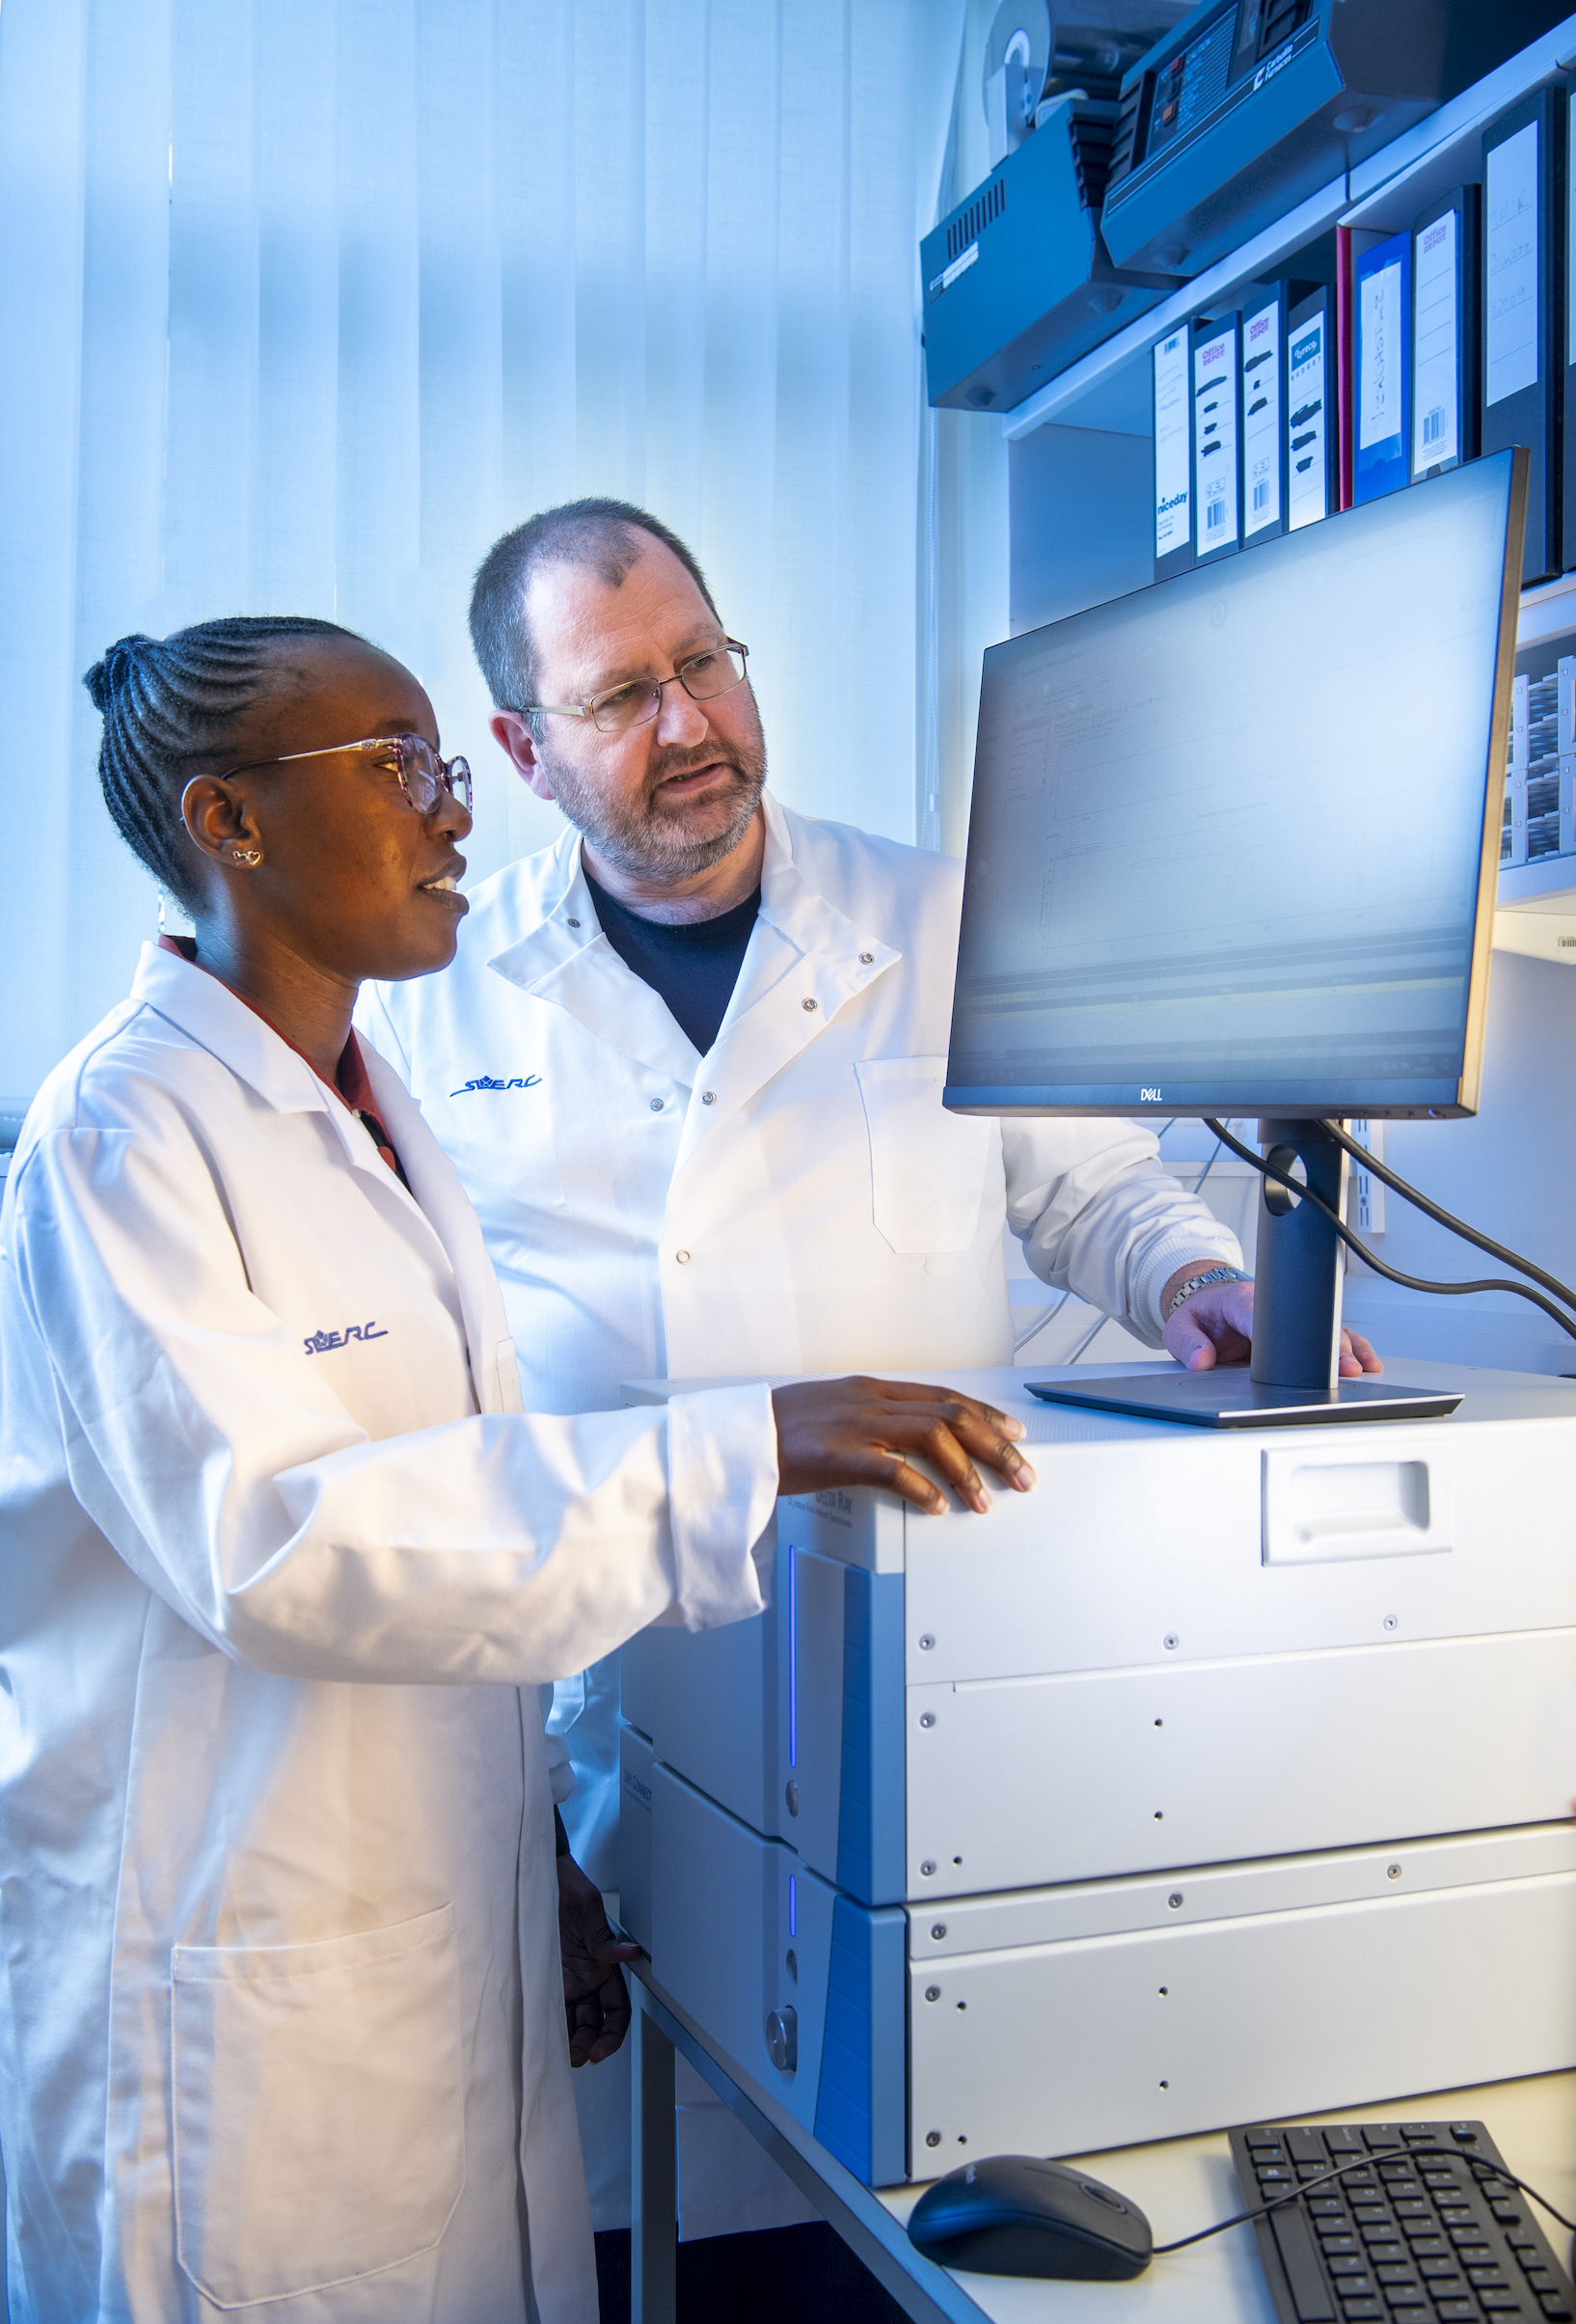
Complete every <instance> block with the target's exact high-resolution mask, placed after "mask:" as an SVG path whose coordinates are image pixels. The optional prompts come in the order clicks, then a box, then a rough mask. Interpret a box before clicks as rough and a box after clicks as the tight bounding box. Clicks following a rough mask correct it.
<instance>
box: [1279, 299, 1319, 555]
mask: <svg viewBox="0 0 1576 2324" xmlns="http://www.w3.org/2000/svg"><path fill="white" fill-rule="evenodd" d="M1325 328H1326V326H1325V322H1324V317H1323V316H1322V315H1319V316H1318V317H1317V318H1316V319H1315V320H1314V321H1313V322H1311V323H1309V325H1308V326H1307V328H1306V330H1303V331H1298V332H1295V333H1294V334H1293V335H1292V339H1291V355H1290V358H1289V360H1288V364H1287V383H1286V400H1287V406H1288V415H1289V416H1288V420H1287V425H1288V427H1289V429H1290V431H1291V459H1290V462H1289V464H1288V465H1289V471H1290V481H1289V483H1288V486H1287V495H1286V515H1287V525H1288V529H1289V530H1290V531H1291V532H1292V533H1295V532H1297V531H1299V530H1300V529H1301V527H1302V526H1304V525H1314V524H1317V523H1318V520H1319V518H1320V517H1322V516H1327V515H1328V514H1329V507H1328V494H1327V490H1326V479H1327V477H1328V473H1329V460H1328V455H1327V454H1326V451H1325V448H1324V446H1325V428H1326V425H1327V424H1328V415H1327V414H1326V412H1325V409H1324V404H1325V395H1324V337H1325Z"/></svg>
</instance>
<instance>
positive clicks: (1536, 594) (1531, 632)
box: [1516, 573, 1576, 646]
mask: <svg viewBox="0 0 1576 2324" xmlns="http://www.w3.org/2000/svg"><path fill="white" fill-rule="evenodd" d="M1565 629H1576V573H1562V574H1561V576H1560V578H1559V580H1558V581H1545V582H1541V583H1540V584H1539V585H1538V587H1537V588H1535V589H1523V590H1522V592H1521V614H1520V617H1519V619H1518V620H1517V622H1516V643H1517V645H1518V646H1522V645H1541V644H1542V643H1543V641H1544V639H1545V638H1557V637H1558V636H1559V635H1560V632H1561V631H1562V630H1565Z"/></svg>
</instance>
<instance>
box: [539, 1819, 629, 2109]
mask: <svg viewBox="0 0 1576 2324" xmlns="http://www.w3.org/2000/svg"><path fill="white" fill-rule="evenodd" d="M558 1952H559V1955H561V1957H562V1961H563V2010H564V2015H565V2016H566V2017H567V2019H568V2020H569V2063H570V2064H571V2065H600V2064H602V2061H603V2060H604V2058H611V2056H612V2054H613V2052H614V2050H616V2049H617V2047H618V2045H619V2043H620V2042H621V2041H622V2040H623V2038H624V2036H625V2035H626V2034H627V2033H628V2031H629V2020H630V2006H629V1988H628V1987H627V1986H626V1984H625V1983H624V1973H623V1971H622V1969H621V1968H620V1967H619V1966H618V1964H619V1962H620V1961H636V1960H639V1957H640V1948H639V1945H630V1944H625V1943H623V1942H621V1941H620V1939H619V1938H617V1937H615V1936H614V1935H613V1932H612V1930H611V1928H610V1927H609V1925H608V1916H607V1913H606V1912H605V1911H604V1910H603V1906H602V1893H601V1891H600V1890H599V1889H598V1888H597V1887H596V1886H595V1885H594V1884H593V1882H591V1881H590V1880H588V1879H587V1878H586V1876H585V1874H584V1873H583V1872H582V1871H581V1869H580V1866H579V1865H578V1864H577V1863H576V1862H575V1859H574V1858H573V1856H560V1857H559V1858H558Z"/></svg>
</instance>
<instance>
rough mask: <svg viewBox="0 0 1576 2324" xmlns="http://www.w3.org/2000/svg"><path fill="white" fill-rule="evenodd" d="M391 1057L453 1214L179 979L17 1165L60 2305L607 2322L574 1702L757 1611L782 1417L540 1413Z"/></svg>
mask: <svg viewBox="0 0 1576 2324" xmlns="http://www.w3.org/2000/svg"><path fill="white" fill-rule="evenodd" d="M367 1067H368V1072H369V1074H370V1077H371V1080H372V1083H373V1088H374V1092H375V1095H376V1098H377V1101H378V1104H379V1107H380V1108H381V1110H382V1112H383V1116H384V1119H385V1121H386V1123H387V1126H388V1129H389V1131H390V1133H391V1135H392V1136H393V1138H394V1144H395V1146H396V1148H397V1150H398V1152H399V1154H400V1156H401V1159H402V1161H403V1162H404V1165H405V1169H406V1171H407V1173H408V1175H409V1179H410V1185H411V1189H412V1190H411V1192H409V1193H407V1192H406V1190H405V1189H404V1188H402V1187H401V1186H400V1185H399V1183H398V1182H397V1180H396V1179H395V1178H394V1175H393V1174H392V1172H390V1170H389V1169H388V1168H387V1166H386V1165H385V1163H384V1162H382V1161H381V1160H380V1159H379V1157H378V1155H377V1153H376V1152H375V1150H374V1148H373V1146H372V1144H371V1141H370V1139H369V1138H368V1136H367V1133H366V1130H365V1129H364V1127H363V1126H362V1124H361V1123H360V1122H359V1121H358V1120H357V1119H356V1118H355V1116H354V1115H353V1114H351V1113H350V1112H349V1110H348V1109H347V1108H346V1107H344V1106H343V1105H341V1104H340V1102H339V1101H338V1099H337V1097H335V1096H334V1095H331V1094H330V1093H329V1092H328V1091H327V1090H326V1089H325V1088H324V1087H323V1085H322V1084H321V1083H320V1082H319V1081H318V1080H317V1078H316V1077H315V1075H314V1074H313V1073H312V1071H311V1069H310V1068H309V1066H308V1065H307V1064H306V1062H305V1061H304V1060H303V1059H301V1058H300V1057H298V1056H297V1055H296V1054H295V1053H293V1052H292V1051H291V1050H290V1049H289V1048H288V1047H287V1046H286V1044H285V1043H284V1042H283V1041H281V1040H280V1039H279V1038H278V1036H277V1035H275V1034H274V1033H273V1032H272V1031H271V1030H270V1029H269V1028H268V1027H267V1026H266V1025H264V1024H263V1023H262V1022H261V1020H260V1019H259V1018H258V1017H257V1016H256V1015H254V1014H253V1013H252V1012H251V1011H250V1010H249V1009H247V1008H246V1007H245V1006H244V1005H243V1004H242V1003H241V1002H240V1001H239V1000H237V999H236V998H234V996H233V995H231V994H230V993H229V992H227V991H226V990H225V988H224V987H223V986H221V985H220V984H218V983H217V982H216V981H215V980H214V979H212V978H210V977H209V976H207V975H206V974H204V971H202V970H200V969H198V968H195V967H193V966H191V965H189V964H188V963H186V962H185V961H182V960H178V959H176V958H174V957H172V956H170V955H168V954H163V953H159V952H156V951H153V950H151V949H149V951H148V952H147V953H146V954H145V956H144V960H143V964H142V967H141V969H140V971H139V972H138V976H137V980H136V984H135V987H134V991H133V996H132V998H131V999H130V1001H129V1002H127V1003H125V1004H124V1005H123V1006H122V1008H121V1009H119V1010H117V1011H116V1012H114V1013H113V1014H112V1015H111V1016H110V1017H109V1018H108V1019H106V1021H105V1023H104V1024H103V1025H101V1026H100V1027H99V1028H98V1029H97V1031H96V1032H95V1033H94V1034H93V1035H91V1036H90V1038H89V1039H88V1040H87V1041H86V1042H85V1043H84V1044H83V1045H82V1046H81V1047H80V1048H79V1049H78V1050H77V1051H76V1052H75V1053H73V1055H72V1056H71V1057H70V1058H68V1060H67V1061H66V1063H65V1064H64V1065H63V1066H61V1067H60V1068H59V1069H58V1070H57V1071H56V1073H55V1074H54V1075H53V1076H52V1077H51V1079H50V1080H49V1081H48V1082H47V1083H46V1084H45V1087H44V1089H43V1091H42V1092H41V1096H40V1098H39V1100H38V1102H37V1104H36V1105H35V1107H34V1108H33V1110H32V1112H31V1113H30V1115H29V1118H28V1123H27V1126H26V1129H25V1131H24V1133H23V1137H22V1142H21V1145H20V1147H19V1149H18V1152H17V1155H16V1159H15V1162H14V1166H13V1169H12V1172H11V1177H10V1182H9V1186H8V1188H7V1192H6V1200H5V1207H4V1212H3V1232H0V1243H3V1246H4V1247H3V1269H0V1353H3V1361H4V1407H3V1421H0V1427H3V1435H0V1981H3V1982H0V2109H3V2111H0V2145H3V2148H4V2154H5V2163H6V2174H7V2179H8V2195H9V2227H10V2259H11V2275H12V2281H11V2299H12V2315H13V2317H14V2318H27V2319H38V2320H40V2324H65V2320H66V2319H83V2320H87V2319H97V2318H114V2319H121V2318H136V2319H139V2320H144V2319H145V2320H146V2324H154V2320H155V2319H156V2320H157V2324H171V2320H172V2319H195V2318H199V2317H208V2316H213V2315H217V2313H219V2312H220V2311H221V2310H224V2311H227V2312H231V2311H233V2310H237V2309H238V2310H251V2309H252V2308H253V2307H254V2306H255V2305H256V2306H257V2307H258V2312H265V2313H266V2315H267V2317H268V2318H269V2319H270V2324H351V2320H352V2319H354V2320H355V2324H363V2320H364V2319H373V2318H375V2319H378V2324H386V2320H387V2319H389V2318H393V2317H398V2318H399V2319H400V2320H401V2324H406V2320H407V2319H412V2320H414V2319H417V2318H420V2319H422V2320H423V2324H508V2320H510V2319H519V2318H523V2317H524V2316H525V2314H526V2313H527V2308H528V2284H527V2275H528V2272H529V2275H530V2287H531V2288H533V2290H534V2294H535V2299H536V2303H537V2306H538V2310H539V2312H540V2314H541V2316H542V2317H543V2318H544V2319H545V2320H546V2324H557V2320H560V2319H561V2320H562V2324H592V2320H593V2319H594V2317H595V2314H596V2291H595V2281H594V2270H593V2268H592V2265H591V2252H590V2242H589V2234H588V2228H589V2218H588V2212H587V2206H586V2201H585V2195H584V2180H583V2177H582V2173H581V2165H580V2154H579V2146H578V2141H577V2138H576V2133H575V2125H574V2109H573V2105H572V2102H571V2098H570V2077H569V2072H568V2060H567V2045H566V2040H565V2034H564V2024H563V2009H562V1993H561V1985H560V1982H559V1971H558V1948H557V1920H556V1896H557V1882H556V1878H555V1873H554V1868H553V1825H552V1797H551V1791H550V1772H549V1751H548V1747H547V1745H546V1743H545V1740H544V1736H543V1730H542V1719H541V1707H540V1700H539V1696H538V1693H537V1691H536V1690H537V1686H538V1684H539V1683H540V1682H541V1681H546V1680H550V1679H552V1678H555V1677H557V1676H559V1675H561V1674H563V1673H565V1672H569V1671H573V1670H575V1669H578V1668H579V1667H580V1666H581V1665H582V1664H583V1663H584V1662H585V1661H586V1660H587V1659H589V1658H591V1657H593V1656H595V1655H599V1654H606V1653H607V1652H609V1651H610V1650H611V1648H612V1647H613V1646H614V1645H615V1644H616V1642H617V1641H618V1639H619V1638H620V1637H622V1636H626V1635H628V1634H630V1633H631V1632H632V1631H634V1630H635V1629H637V1628H638V1627H640V1626H641V1625H642V1624H644V1623H646V1622H649V1621H651V1620H652V1619H655V1618H658V1617H661V1616H664V1615H665V1613H666V1614H667V1615H668V1616H669V1618H682V1619H683V1620H685V1621H687V1622H689V1623H690V1624H692V1625H693V1626H700V1625H704V1624H707V1623H713V1622H719V1621H726V1620H730V1619H733V1618H736V1617H739V1616H743V1615H746V1614H747V1613H749V1612H751V1611H754V1610H756V1609H757V1608H758V1607H759V1605H760V1603H761V1598H760V1592H759V1587H758V1583H757V1578H756V1573H755V1569H754V1566H753V1564H752V1561H751V1557H750V1554H749V1552H750V1547H751V1545H752V1544H754V1543H755V1542H756V1541H757V1539H758V1538H759V1537H761V1536H762V1535H763V1533H764V1532H765V1531H766V1529H767V1527H768V1525H769V1521H770V1517H771V1511H772V1506H773V1499H774V1490H775V1482H776V1470H775V1451H774V1436H773V1431H772V1427H771V1417H770V1405H769V1400H768V1398H767V1397H766V1394H765V1392H764V1390H762V1389H760V1388H750V1389H743V1390H733V1391H727V1392H724V1393H722V1394H720V1395H719V1396H714V1397H707V1398H697V1399H695V1400H693V1402H687V1403H686V1404H684V1405H683V1406H681V1407H680V1408H677V1409H676V1410H674V1409H670V1411H669V1412H668V1413H667V1414H664V1413H661V1412H653V1411H646V1412H632V1413H628V1414H608V1415H603V1416H600V1417H593V1418H591V1419H589V1420H568V1419H562V1418H527V1417H525V1416H524V1415H523V1414H522V1413H521V1411H520V1399H519V1393H518V1388H517V1385H516V1381H515V1372H514V1363H513V1353H512V1349H511V1347H510V1342H509V1334H508V1327H507V1325H506V1322H505V1320H504V1314H503V1304H502V1301H501V1299H500V1298H499V1293H498V1288H497V1284H496V1282H495V1280H494V1276H493V1273H492V1270H491V1268H490V1267H489V1265H488V1262H487V1259H486V1256H485V1253H484V1250H483V1246H482V1243H481V1238H480V1235H479V1233H478V1231H477V1228H476V1219H475V1217H474V1215H473V1213H472V1211H471V1208H470V1205H469V1204H468V1203H467V1201H466V1199H465V1197H464V1194H463V1192H462V1190H461V1189H460V1186H459V1183H458V1181H457V1180H456V1178H455V1176H454V1173H453V1170H452V1168H451V1166H450V1164H449V1163H448V1162H447V1160H446V1159H445V1157H444V1156H443V1154H442V1153H441V1151H440V1150H439V1148H438V1147H437V1145H436V1143H435V1142H434V1140H433V1139H432V1137H431V1136H430V1135H429V1134H428V1132H427V1130H426V1129H425V1127H424V1125H423V1123H422V1121H421V1115H420V1113H419V1111H418V1109H417V1108H416V1107H415V1106H414V1105H413V1104H412V1103H411V1102H410V1100H409V1098H408V1097H407V1095H406V1093H405V1091H404V1090H403V1089H402V1087H401V1086H400V1084H399V1082H398V1080H397V1079H396V1077H395V1076H394V1074H393V1073H392V1072H391V1071H389V1070H388V1069H387V1068H386V1067H385V1066H384V1065H383V1063H382V1061H381V1059H378V1058H376V1057H374V1056H368V1058H367ZM675 1610H676V1615H675ZM522 2186H523V2191H524V2204H523V2205H522V2202H521V2200H520V2196H521V2190H522ZM528 2223H529V2225H528Z"/></svg>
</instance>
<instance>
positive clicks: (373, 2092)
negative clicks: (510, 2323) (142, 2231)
mask: <svg viewBox="0 0 1576 2324" xmlns="http://www.w3.org/2000/svg"><path fill="white" fill-rule="evenodd" d="M170 1973H171V1999H172V2021H171V2044H172V2068H173V2079H174V2084H175V2178H176V2239H177V2252H178V2255H179V2259H180V2265H181V2267H182V2269H183V2270H184V2271H185V2273H186V2275H187V2276H189V2277H190V2279H191V2281H192V2283H195V2284H196V2286H197V2288H198V2290H199V2291H200V2292H202V2293H203V2294H204V2297H205V2298H206V2299H208V2300H211V2301H212V2302H213V2304H214V2305H215V2306H216V2307H218V2308H249V2307H251V2306H253V2305H254V2304H255V2303H257V2302H259V2301H266V2300H284V2299H288V2298H290V2297H291V2296H292V2295H294V2294H297V2293H302V2292H310V2291H321V2290H325V2289H327V2288H329V2287H330V2286H332V2285H334V2284H337V2283H348V2282H349V2281H351V2280H352V2279H353V2278H356V2277H361V2276H370V2275H375V2274H377V2273H379V2272H380V2271H381V2270H383V2269H386V2268H392V2267H397V2266H399V2265H400V2264H401V2262H402V2261H405V2260H408V2259H412V2258H415V2257H416V2256H418V2255H419V2254H420V2253H421V2252H424V2251H428V2250H430V2249H431V2247H432V2246H433V2245H434V2244H435V2243H436V2242H437V2241H438V2239H439V2237H440V2236H441V2235H442V2234H443V2231H444V2229H445V2228H446V2227H447V2226H448V2220H449V2217H450V2215H451V2213H452V2211H453V2209H454V2205H455V2203H456V2202H457V2201H459V2196H460V2190H461V2188H462V2187H463V2186H464V2184H465V2085H464V2073H463V2068H462V2064H461V2055H460V2009H459V2000H460V1997H459V1953H458V1944H457V1940H456V1938H455V1934H454V1917H453V1910H452V1907H451V1906H449V1905H448V1904H445V1905H442V1906H441V1907H440V1908H439V1910H438V1911H436V1912H428V1913H423V1914H422V1915H421V1918H420V1919H418V1920H414V1921H404V1922H401V1923H399V1924H398V1925H397V1926H396V1927H394V1928H374V1929H369V1930H367V1932H366V1933H365V1934H363V1935H360V1936H348V1937H332V1938H330V1939H328V1940H327V1941H326V1942H325V1943H321V1944H314V1945H260V1946H250V1947H249V1946H217V1945H213V1946H209V1945H177V1947H176V1948H175V1950H174V1952H173V1954H172V1955H171V1960H170Z"/></svg>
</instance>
